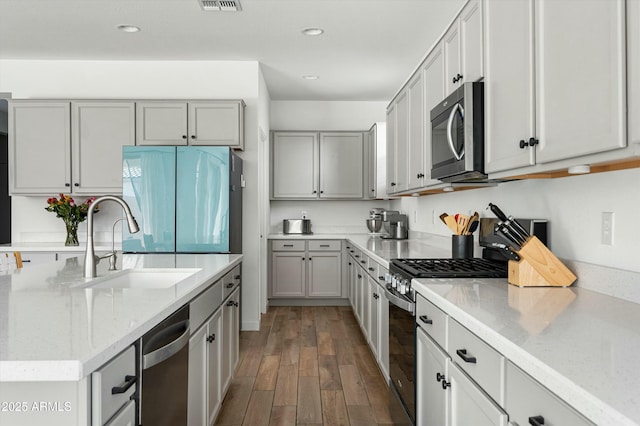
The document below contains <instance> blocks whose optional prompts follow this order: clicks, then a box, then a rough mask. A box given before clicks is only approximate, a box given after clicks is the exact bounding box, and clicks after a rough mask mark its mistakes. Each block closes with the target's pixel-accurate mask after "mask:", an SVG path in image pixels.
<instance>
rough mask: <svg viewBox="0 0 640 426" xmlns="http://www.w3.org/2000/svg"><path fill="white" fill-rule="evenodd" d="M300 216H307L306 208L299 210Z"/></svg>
mask: <svg viewBox="0 0 640 426" xmlns="http://www.w3.org/2000/svg"><path fill="white" fill-rule="evenodd" d="M300 216H302V218H303V219H306V218H307V211H306V210H302V211H301V212H300Z"/></svg>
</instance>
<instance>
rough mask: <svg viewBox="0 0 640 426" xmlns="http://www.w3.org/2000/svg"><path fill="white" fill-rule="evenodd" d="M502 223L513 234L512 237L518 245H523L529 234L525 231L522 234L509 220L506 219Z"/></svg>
mask: <svg viewBox="0 0 640 426" xmlns="http://www.w3.org/2000/svg"><path fill="white" fill-rule="evenodd" d="M502 225H503V226H504V227H506V228H507V229H508V230H509V232H510V233H511V235H513V237H514V238H515V239H517V240H518V242H519V243H520V245H523V244H524V243H525V242H526V241H527V238H529V235H528V234H527V233H526V232H525V233H524V234H523V233H522V232H521V231H519V230H518V228H516V227H515V226H514V225H513V223H512V222H511V221H510V220H507V221H506V222H504V223H503V224H502Z"/></svg>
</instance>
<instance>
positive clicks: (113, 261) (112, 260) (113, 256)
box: [109, 250, 118, 271]
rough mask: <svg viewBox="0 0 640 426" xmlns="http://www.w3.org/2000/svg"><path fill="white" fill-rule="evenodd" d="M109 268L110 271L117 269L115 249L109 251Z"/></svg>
mask: <svg viewBox="0 0 640 426" xmlns="http://www.w3.org/2000/svg"><path fill="white" fill-rule="evenodd" d="M109 270H110V271H117V270H118V269H117V268H116V252H115V250H114V251H112V252H111V255H110V256H109Z"/></svg>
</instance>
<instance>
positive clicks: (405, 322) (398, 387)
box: [386, 288, 416, 425]
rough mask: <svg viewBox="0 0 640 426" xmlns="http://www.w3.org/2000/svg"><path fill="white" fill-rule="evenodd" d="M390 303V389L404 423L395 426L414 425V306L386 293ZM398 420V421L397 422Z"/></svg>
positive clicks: (391, 291) (393, 294)
mask: <svg viewBox="0 0 640 426" xmlns="http://www.w3.org/2000/svg"><path fill="white" fill-rule="evenodd" d="M386 293H387V298H388V299H389V376H390V382H391V389H392V390H393V391H394V393H395V394H396V396H397V397H398V399H399V400H400V402H401V404H402V407H403V409H404V410H403V411H404V412H405V414H406V416H405V419H403V420H401V421H399V422H397V423H395V424H408V425H412V424H415V418H416V395H415V352H416V346H415V344H416V343H415V336H416V324H415V318H414V312H415V303H414V302H412V301H408V300H407V299H406V298H404V297H402V296H401V295H398V294H397V293H396V292H395V290H393V289H389V288H387V289H386ZM394 420H395V419H394Z"/></svg>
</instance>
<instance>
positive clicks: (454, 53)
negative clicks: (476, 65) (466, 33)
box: [442, 20, 462, 95]
mask: <svg viewBox="0 0 640 426" xmlns="http://www.w3.org/2000/svg"><path fill="white" fill-rule="evenodd" d="M442 50H443V52H444V77H445V78H444V84H445V92H446V94H447V95H449V94H450V93H451V92H453V91H454V90H455V89H457V88H458V87H459V85H460V83H462V81H461V80H459V75H460V22H459V21H458V20H455V21H454V22H453V24H452V25H451V27H450V28H449V30H448V31H447V33H446V34H445V35H444V38H443V39H442Z"/></svg>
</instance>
